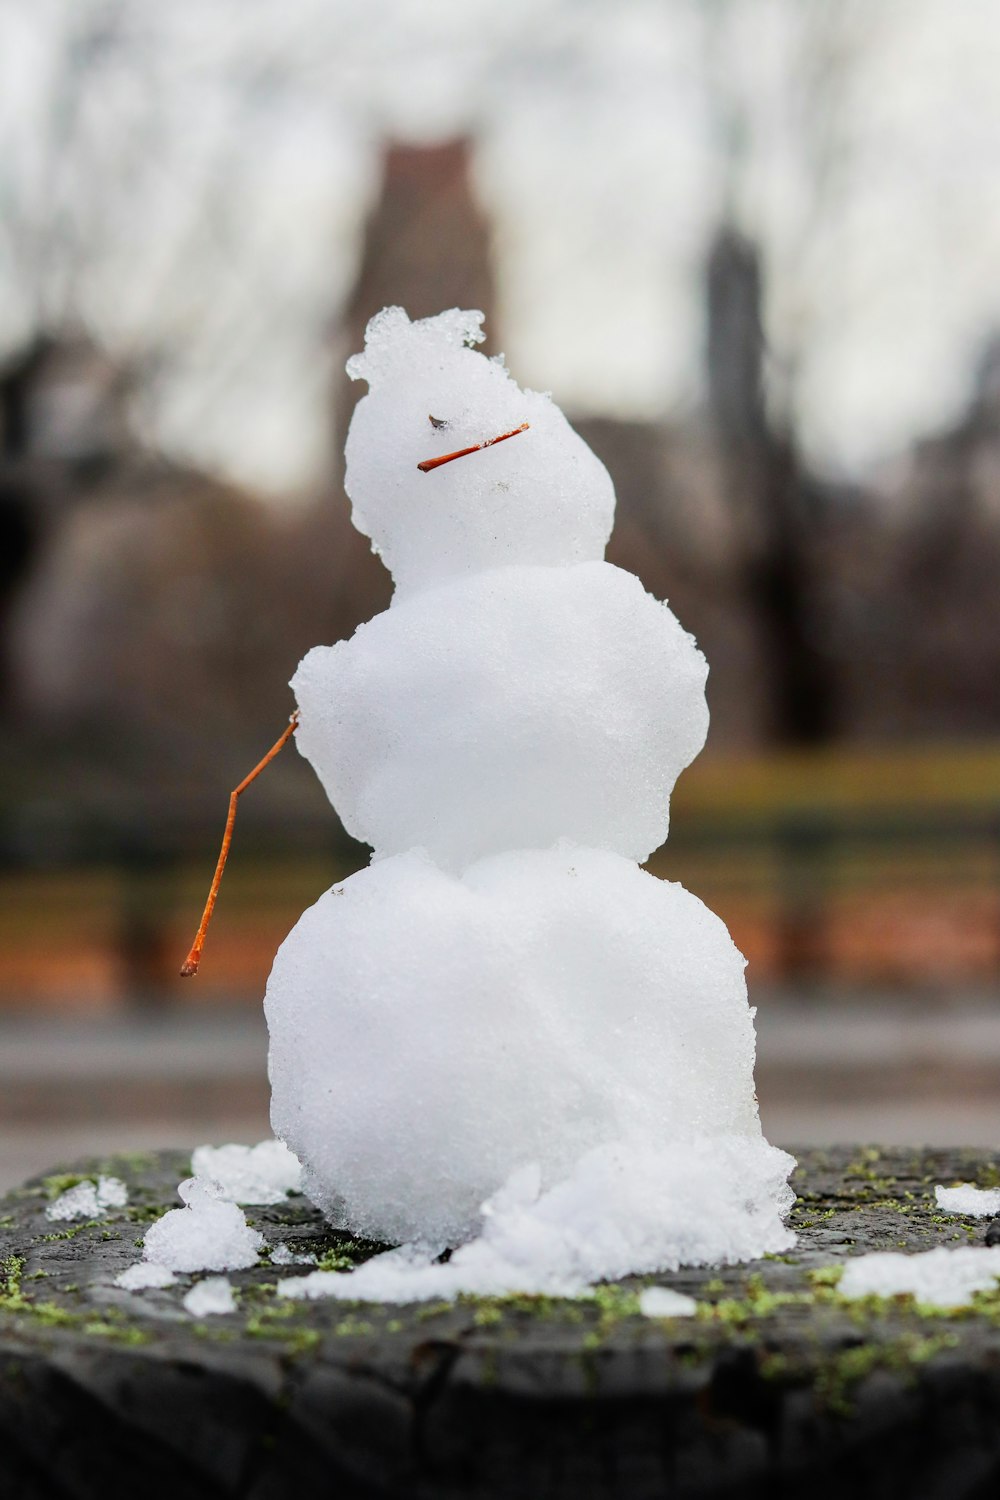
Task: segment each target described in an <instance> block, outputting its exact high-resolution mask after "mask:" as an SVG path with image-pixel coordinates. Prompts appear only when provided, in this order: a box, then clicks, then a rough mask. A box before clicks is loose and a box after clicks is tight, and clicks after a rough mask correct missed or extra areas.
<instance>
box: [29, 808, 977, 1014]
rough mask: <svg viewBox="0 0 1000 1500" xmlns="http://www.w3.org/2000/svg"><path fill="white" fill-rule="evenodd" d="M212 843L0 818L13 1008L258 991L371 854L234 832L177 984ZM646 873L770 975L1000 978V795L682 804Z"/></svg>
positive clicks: (313, 830) (304, 828) (925, 981)
mask: <svg viewBox="0 0 1000 1500" xmlns="http://www.w3.org/2000/svg"><path fill="white" fill-rule="evenodd" d="M216 847H217V846H216V844H215V841H214V838H211V837H209V836H208V835H207V834H206V830H205V827H204V825H203V824H201V823H198V824H188V823H186V822H185V820H184V819H183V818H174V819H172V820H170V821H169V822H163V823H155V824H154V823H151V822H145V823H136V822H135V821H130V822H128V823H125V822H122V823H117V824H112V823H108V822H103V823H100V824H97V823H95V822H93V821H89V822H88V821H83V820H76V821H75V822H74V821H73V820H67V819H56V818H52V819H50V820H48V821H47V822H46V821H44V820H43V821H37V820H36V822H35V823H34V825H33V826H32V827H31V828H30V829H28V830H26V828H25V827H24V826H23V825H22V826H20V827H19V828H18V829H17V830H16V831H15V830H11V829H8V830H7V831H6V833H5V831H4V830H3V829H0V892H2V901H0V1004H4V1003H6V1004H8V1005H12V1006H19V1005H23V1004H32V1005H39V1004H45V1003H52V1004H58V1005H60V1006H62V1005H67V1004H75V1005H81V1006H90V1007H108V1006H113V1005H115V1004H118V1003H120V1002H122V1001H125V1002H128V1003H130V1004H133V1005H146V1006H150V1005H156V1006H163V1005H170V1004H175V1003H179V1002H184V1001H190V1000H198V1001H202V1000H218V1001H230V1000H243V999H253V1000H256V999H259V996H260V994H261V993H262V990H263V985H264V982H265V979H266V975H267V972H268V969H269V966H270V961H271V958H272V957H273V953H274V951H275V948H276V947H277V945H278V944H279V943H280V941H281V940H282V938H283V937H284V935H285V933H286V932H287V931H288V929H289V928H290V927H291V926H292V924H293V923H294V922H295V921H296V919H297V918H298V916H299V915H300V913H301V912H302V911H303V910H304V909H305V907H306V906H308V905H309V904H311V902H312V901H314V900H315V899H316V898H317V897H318V896H319V894H320V893H321V892H322V891H323V890H324V889H326V888H327V887H328V886H329V885H330V884H331V883H333V882H334V881H335V880H338V879H342V878H344V876H346V875H347V874H349V873H351V871H352V870H354V869H357V868H359V867H360V866H361V865H363V864H364V863H365V861H366V851H365V850H363V849H361V848H360V847H359V846H353V847H351V846H348V845H346V844H345V843H344V842H343V840H341V841H340V842H339V843H336V842H334V841H332V840H331V839H329V838H327V837H325V835H324V831H323V830H322V829H317V827H316V825H315V824H314V823H312V822H310V823H309V824H305V823H303V824H302V825H301V826H300V825H290V824H289V823H288V822H287V820H286V821H282V822H281V823H280V825H279V824H272V825H268V824H267V823H266V822H261V821H260V820H259V819H258V820H257V821H256V822H255V823H251V824H250V825H249V826H247V827H243V828H241V830H240V842H239V845H238V849H237V851H236V852H235V853H234V855H233V858H232V860H231V862H230V867H229V869H228V871H227V875H226V882H225V885H224V887H223V893H222V896H221V898H220V902H219V906H218V911H217V916H216V919H215V923H214V926H213V929H212V932H211V935H210V938H209V944H208V946H207V948H206V958H205V964H204V967H203V971H202V974H201V975H199V977H198V979H197V980H196V981H182V980H181V979H180V978H179V976H178V969H179V966H180V963H181V961H182V959H183V956H184V954H185V952H186V951H187V947H188V944H189V942H190V939H191V936H192V935H193V930H194V928H195V926H196V925H197V921H198V918H199V916H200V913H201V907H202V903H203V901H204V897H205V892H206V888H207V883H208V880H209V878H210V875H211V872H212V868H213V866H214V860H215V855H216ZM649 868H650V869H651V870H652V871H653V873H655V874H656V875H659V876H663V877H665V878H669V879H673V880H679V881H680V882H681V883H682V884H684V885H685V886H687V887H688V889H690V890H693V891H694V892H695V893H696V894H697V895H699V896H701V897H702V898H703V899H704V900H705V901H706V902H707V904H708V905H709V906H711V907H712V908H713V909H714V910H715V911H717V912H718V913H719V915H720V916H721V917H722V918H723V919H724V920H725V921H726V922H727V924H728V925H729V927H730V929H731V931H732V933H733V936H734V939H735V940H736V942H737V944H738V946H740V947H741V948H742V950H743V951H744V952H745V953H746V954H747V957H748V959H749V961H750V964H751V972H752V974H753V976H754V977H756V978H758V979H762V978H770V979H774V980H777V981H781V982H782V983H785V984H788V985H793V986H796V987H797V988H799V989H802V990H806V989H808V988H809V987H810V986H816V985H822V984H825V983H832V984H834V985H837V986H845V985H846V986H850V985H868V984H872V983H892V984H894V985H899V986H917V987H926V986H933V987H938V988H939V987H941V986H946V987H947V986H955V987H965V988H968V987H970V986H971V987H988V986H992V985H993V984H994V983H995V982H996V980H997V978H998V976H1000V803H998V804H997V805H987V806H982V805H981V806H978V807H976V808H970V809H964V810H963V809H956V808H954V807H952V808H945V809H943V810H942V809H934V808H930V807H921V808H916V809H913V808H911V809H910V810H908V811H906V810H901V809H897V810H895V811H893V812H891V813H887V812H873V811H872V810H871V809H858V808H843V807H841V808H833V809H831V808H829V807H827V808H816V807H813V808H809V807H803V806H801V805H800V806H796V807H794V808H790V809H789V808H785V809H778V808H772V809H766V810H762V809H760V808H757V809H756V810H754V811H753V812H752V813H751V814H744V815H739V814H738V813H737V812H735V811H733V810H726V809H722V810H717V811H714V812H713V813H712V815H711V816H708V815H698V814H697V812H696V810H695V809H694V808H692V807H690V806H688V807H686V808H685V807H684V806H682V807H681V808H680V809H679V810H678V811H676V812H675V815H674V826H673V828H672V831H671V837H670V839H669V841H668V843H667V844H666V845H665V847H664V849H663V850H661V851H660V852H659V853H658V854H657V855H655V856H654V858H653V860H652V861H651V862H650V866H649Z"/></svg>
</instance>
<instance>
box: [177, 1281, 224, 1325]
mask: <svg viewBox="0 0 1000 1500" xmlns="http://www.w3.org/2000/svg"><path fill="white" fill-rule="evenodd" d="M184 1311H185V1312H189V1313H190V1314H191V1316H192V1318H206V1317H212V1316H215V1315H216V1314H217V1313H231V1312H235V1311H236V1298H235V1297H234V1296H233V1288H232V1284H231V1283H230V1282H229V1281H228V1280H227V1279H226V1277H225V1276H208V1277H206V1279H205V1280H204V1281H199V1282H198V1284H197V1286H193V1287H192V1288H191V1290H190V1291H189V1292H188V1294H187V1296H186V1297H185V1298H184Z"/></svg>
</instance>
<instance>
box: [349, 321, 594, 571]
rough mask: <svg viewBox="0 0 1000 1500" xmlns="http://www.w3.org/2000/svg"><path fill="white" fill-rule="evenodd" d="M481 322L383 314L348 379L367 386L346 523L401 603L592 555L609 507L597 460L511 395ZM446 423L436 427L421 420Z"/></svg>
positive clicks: (557, 423) (511, 385) (540, 403)
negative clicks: (427, 464)
mask: <svg viewBox="0 0 1000 1500" xmlns="http://www.w3.org/2000/svg"><path fill="white" fill-rule="evenodd" d="M482 321H483V315H482V313H478V312H461V311H459V310H458V309H457V308H453V309H452V310H451V311H450V312H446V313H442V314H441V315H440V316H438V317H436V318H426V319H424V320H423V321H421V322H416V323H411V322H410V320H409V318H408V317H407V316H406V313H405V312H404V311H403V309H402V308H400V307H387V308H385V309H384V310H383V311H382V312H381V313H379V314H378V316H377V317H375V318H373V319H372V321H371V322H370V323H369V325H368V331H367V335H366V340H365V351H364V353H363V354H359V355H355V357H354V358H353V359H351V360H350V361H349V362H348V366H347V371H348V374H349V375H351V376H352V377H354V378H355V379H358V378H362V379H364V380H367V381H368V385H369V392H368V394H367V395H366V396H364V397H363V398H362V399H361V401H359V402H358V405H357V407H356V409H355V412H354V416H353V418H352V421H351V427H350V431H349V433H348V437H347V449H346V458H347V471H346V477H345V480H344V484H345V488H346V489H347V493H348V495H350V497H351V500H352V502H353V521H354V525H355V526H356V527H357V528H358V530H359V531H361V532H363V533H364V535H365V536H369V537H371V539H372V545H373V548H374V550H375V551H376V552H378V553H379V554H380V555H381V557H382V559H383V561H384V562H385V565H386V567H387V568H388V569H389V571H390V573H391V574H392V575H393V578H394V579H395V582H396V588H397V591H398V593H399V594H400V595H402V594H403V593H404V592H409V591H410V590H411V589H414V588H426V587H427V586H428V585H431V584H437V583H442V582H444V581H445V580H446V579H449V578H454V577H456V576H457V575H460V574H465V573H476V572H480V571H482V570H483V569H485V568H497V567H504V566H506V565H508V564H511V563H542V564H545V565H549V566H552V565H559V564H564V563H576V562H587V561H592V560H596V559H598V558H601V557H603V555H604V548H605V544H606V543H607V540H608V535H609V533H610V531H611V521H612V517H613V515H614V506H615V496H614V489H613V488H612V484H611V480H610V478H609V477H608V472H607V470H606V469H605V467H604V465H603V464H602V463H601V461H600V459H598V458H597V457H596V455H595V454H593V453H592V452H591V450H590V449H589V448H588V447H587V445H586V443H584V442H583V440H582V439H581V438H579V437H578V436H577V434H576V433H575V432H574V431H573V429H572V428H571V427H570V425H569V423H568V422H567V421H566V418H565V417H564V416H563V414H562V412H561V411H560V410H559V408H558V406H556V405H555V404H554V403H553V401H552V400H551V398H550V397H549V396H547V395H540V394H538V393H537V392H535V391H522V390H520V389H519V387H518V386H517V385H516V383H515V382H514V381H513V380H512V379H511V377H510V376H509V375H508V374H507V371H506V370H505V369H504V367H503V365H502V364H501V363H500V362H499V361H497V360H488V359H484V357H483V356H482V355H481V354H478V353H476V352H474V351H473V350H472V349H469V348H465V347H463V346H464V345H465V344H466V343H467V342H476V343H478V342H480V341H481V340H482V337H483V334H482V331H481V325H482ZM432 416H433V417H436V418H437V419H438V420H439V421H443V422H445V423H446V424H447V425H446V426H444V427H442V428H438V427H435V426H434V424H433V423H432V422H431V421H430V418H431V417H432ZM522 422H530V424H531V425H530V428H529V429H528V431H527V432H522V433H519V434H518V435H517V437H513V438H509V439H508V440H507V441H506V442H504V443H498V444H496V446H495V447H492V448H484V449H482V451H480V452H478V453H473V454H470V455H469V456H468V457H467V458H459V459H456V460H455V461H454V463H450V464H444V465H443V466H442V467H441V468H439V469H434V470H433V471H432V472H431V473H429V474H424V473H421V472H420V470H419V469H418V468H417V464H418V463H420V462H422V461H423V460H424V459H427V458H435V457H437V456H438V455H440V454H444V453H452V452H454V451H455V450H456V449H458V448H468V447H470V446H471V445H472V444H473V443H480V442H483V441H484V440H485V439H487V438H492V437H497V436H499V434H500V433H503V432H509V431H510V430H511V429H513V428H514V427H519V426H520V425H521V423H522Z"/></svg>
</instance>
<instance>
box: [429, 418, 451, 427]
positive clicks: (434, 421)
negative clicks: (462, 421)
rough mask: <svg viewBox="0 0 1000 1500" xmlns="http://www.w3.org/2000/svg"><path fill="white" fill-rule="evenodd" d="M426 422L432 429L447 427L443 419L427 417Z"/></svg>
mask: <svg viewBox="0 0 1000 1500" xmlns="http://www.w3.org/2000/svg"><path fill="white" fill-rule="evenodd" d="M427 420H428V422H429V423H430V424H431V426H432V427H438V428H440V427H447V425H448V423H447V422H446V421H445V419H444V417H430V416H429V417H428V418H427Z"/></svg>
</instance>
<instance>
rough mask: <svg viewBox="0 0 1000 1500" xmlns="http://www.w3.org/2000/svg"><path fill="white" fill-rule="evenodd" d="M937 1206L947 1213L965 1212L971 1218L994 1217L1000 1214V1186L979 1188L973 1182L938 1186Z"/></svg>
mask: <svg viewBox="0 0 1000 1500" xmlns="http://www.w3.org/2000/svg"><path fill="white" fill-rule="evenodd" d="M934 1197H935V1198H936V1199H937V1206H938V1208H940V1209H943V1210H944V1212H945V1213H946V1214H963V1215H965V1216H966V1217H967V1218H970V1219H992V1218H993V1217H994V1215H995V1214H1000V1188H977V1187H975V1186H974V1185H973V1184H972V1183H971V1182H962V1183H960V1184H959V1185H958V1187H953V1188H946V1187H936V1188H935V1189H934Z"/></svg>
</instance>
